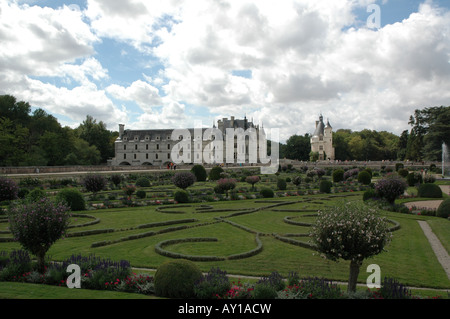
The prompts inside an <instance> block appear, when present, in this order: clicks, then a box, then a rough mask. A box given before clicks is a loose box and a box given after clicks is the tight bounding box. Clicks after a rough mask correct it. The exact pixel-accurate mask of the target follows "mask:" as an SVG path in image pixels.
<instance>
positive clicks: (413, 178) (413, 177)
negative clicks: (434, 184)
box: [406, 172, 423, 187]
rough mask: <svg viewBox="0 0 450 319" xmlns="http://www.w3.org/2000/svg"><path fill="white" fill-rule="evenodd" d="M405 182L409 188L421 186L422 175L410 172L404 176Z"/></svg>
mask: <svg viewBox="0 0 450 319" xmlns="http://www.w3.org/2000/svg"><path fill="white" fill-rule="evenodd" d="M406 181H407V182H408V185H409V186H411V187H412V186H416V185H418V184H422V182H423V179H422V175H421V174H420V173H418V172H411V173H409V174H408V176H406Z"/></svg>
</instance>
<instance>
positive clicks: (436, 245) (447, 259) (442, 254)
mask: <svg viewBox="0 0 450 319" xmlns="http://www.w3.org/2000/svg"><path fill="white" fill-rule="evenodd" d="M418 222H419V225H420V227H421V228H422V230H423V232H424V234H425V236H427V238H428V241H429V242H430V244H431V247H432V248H433V251H434V253H435V254H436V257H437V259H438V260H439V262H440V263H441V265H442V267H443V268H444V270H445V272H446V273H447V277H448V279H450V256H449V255H448V253H447V250H446V249H445V248H444V246H442V244H441V242H440V241H439V239H438V238H437V237H436V235H435V234H434V233H433V231H432V230H431V228H430V226H429V225H428V223H427V222H426V221H423V220H418Z"/></svg>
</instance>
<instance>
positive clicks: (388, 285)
mask: <svg viewBox="0 0 450 319" xmlns="http://www.w3.org/2000/svg"><path fill="white" fill-rule="evenodd" d="M380 294H381V296H382V298H383V299H410V298H411V291H410V290H409V289H408V288H407V287H406V286H405V285H403V284H402V283H400V282H398V281H397V280H396V279H393V278H386V277H385V278H384V280H383V282H382V283H381V287H380Z"/></svg>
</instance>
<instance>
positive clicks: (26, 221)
mask: <svg viewBox="0 0 450 319" xmlns="http://www.w3.org/2000/svg"><path fill="white" fill-rule="evenodd" d="M8 219H9V225H10V226H9V228H10V230H11V233H12V234H13V236H14V239H15V240H16V241H18V242H19V243H20V244H21V245H22V247H23V248H24V249H25V250H27V251H28V252H30V253H31V254H33V255H35V256H36V258H37V261H38V270H39V271H40V272H41V273H43V272H44V269H45V254H46V253H47V251H48V250H49V249H50V247H51V246H52V245H53V244H54V243H55V242H56V241H57V240H58V239H60V238H61V237H63V236H64V235H65V232H66V230H67V227H68V226H69V219H70V213H69V208H68V207H67V206H66V205H64V204H62V203H54V202H52V201H51V200H50V199H48V198H43V199H40V200H38V201H36V202H24V203H21V204H18V205H15V206H12V207H10V209H9V211H8Z"/></svg>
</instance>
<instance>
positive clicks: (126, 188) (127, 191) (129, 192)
mask: <svg viewBox="0 0 450 319" xmlns="http://www.w3.org/2000/svg"><path fill="white" fill-rule="evenodd" d="M122 190H123V192H124V193H125V195H126V196H131V195H133V194H134V192H135V191H136V186H134V185H133V184H127V185H125V186H124V187H123V188H122Z"/></svg>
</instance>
